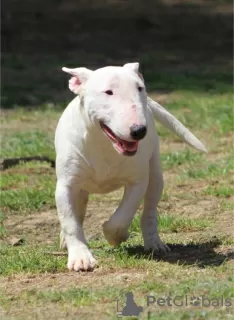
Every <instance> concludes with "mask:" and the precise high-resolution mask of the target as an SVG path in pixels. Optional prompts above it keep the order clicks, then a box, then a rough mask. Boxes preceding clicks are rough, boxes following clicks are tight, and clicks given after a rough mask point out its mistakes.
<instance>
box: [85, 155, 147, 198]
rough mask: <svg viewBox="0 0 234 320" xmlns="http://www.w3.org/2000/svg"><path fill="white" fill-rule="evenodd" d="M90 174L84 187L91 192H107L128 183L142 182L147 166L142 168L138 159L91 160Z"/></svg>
mask: <svg viewBox="0 0 234 320" xmlns="http://www.w3.org/2000/svg"><path fill="white" fill-rule="evenodd" d="M89 165H90V169H91V170H90V175H89V177H87V179H86V181H85V183H84V188H85V189H86V190H87V191H88V192H90V193H107V192H111V191H114V190H116V189H119V188H121V187H123V186H125V185H128V184H134V183H137V182H140V181H141V179H142V176H143V175H144V173H143V172H142V171H145V168H140V167H139V166H138V165H137V163H136V161H131V159H128V158H127V159H124V161H119V162H118V161H116V162H112V163H111V162H110V161H109V162H107V161H105V159H102V161H100V162H99V161H97V159H96V161H92V160H90V162H89Z"/></svg>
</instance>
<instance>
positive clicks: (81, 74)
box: [62, 67, 93, 94]
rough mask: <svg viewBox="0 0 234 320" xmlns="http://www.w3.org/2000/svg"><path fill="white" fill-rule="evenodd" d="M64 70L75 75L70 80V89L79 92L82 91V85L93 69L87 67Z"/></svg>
mask: <svg viewBox="0 0 234 320" xmlns="http://www.w3.org/2000/svg"><path fill="white" fill-rule="evenodd" d="M62 70H63V71H64V72H67V73H69V74H71V75H72V76H73V77H72V78H71V79H70V80H69V89H70V90H71V91H72V92H74V93H75V94H78V93H79V92H80V88H81V85H83V84H85V83H86V82H87V80H88V79H89V77H90V75H91V74H92V72H93V71H92V70H89V69H87V68H75V69H69V68H65V67H64V68H62Z"/></svg>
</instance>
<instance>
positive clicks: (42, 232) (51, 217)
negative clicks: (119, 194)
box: [4, 193, 116, 244]
mask: <svg viewBox="0 0 234 320" xmlns="http://www.w3.org/2000/svg"><path fill="white" fill-rule="evenodd" d="M114 196H115V197H116V193H113V197H114ZM115 209H116V207H115V206H114V205H113V203H112V202H111V201H110V200H109V201H108V206H107V203H106V202H96V201H95V200H92V199H91V200H90V201H89V204H88V208H87V213H86V217H85V221H84V230H85V234H86V237H87V238H88V239H91V238H93V237H97V236H98V237H99V236H101V234H102V224H103V223H104V222H105V221H106V220H108V219H109V216H110V215H111V214H112V213H113V212H114V211H115ZM4 226H5V228H6V229H7V232H8V237H9V238H11V237H12V236H15V237H20V238H21V237H23V238H24V239H25V241H26V242H27V243H30V244H36V243H47V244H50V243H54V240H55V239H56V238H58V237H59V233H60V224H59V219H58V216H57V212H56V210H49V211H45V212H35V213H31V214H30V215H25V216H23V217H22V216H18V215H14V216H13V215H11V216H10V215H9V216H8V218H7V219H6V220H4Z"/></svg>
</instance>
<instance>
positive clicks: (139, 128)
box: [130, 124, 147, 140]
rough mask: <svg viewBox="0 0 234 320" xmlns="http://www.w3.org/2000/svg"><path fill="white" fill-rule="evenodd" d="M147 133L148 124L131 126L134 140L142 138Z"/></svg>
mask: <svg viewBox="0 0 234 320" xmlns="http://www.w3.org/2000/svg"><path fill="white" fill-rule="evenodd" d="M146 133H147V128H146V126H143V125H138V124H133V125H132V126H131V128H130V135H131V137H132V138H133V139H134V140H141V139H143V138H144V136H145V135H146Z"/></svg>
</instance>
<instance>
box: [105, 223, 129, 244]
mask: <svg viewBox="0 0 234 320" xmlns="http://www.w3.org/2000/svg"><path fill="white" fill-rule="evenodd" d="M102 228H103V233H104V236H105V238H106V240H107V241H108V243H109V244H110V245H112V246H115V247H116V246H118V245H119V244H120V243H121V242H124V241H126V240H127V239H128V237H129V233H128V230H127V229H123V228H118V227H114V226H113V224H111V223H110V222H109V221H106V222H104V223H103V225H102Z"/></svg>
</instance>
